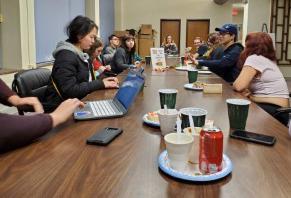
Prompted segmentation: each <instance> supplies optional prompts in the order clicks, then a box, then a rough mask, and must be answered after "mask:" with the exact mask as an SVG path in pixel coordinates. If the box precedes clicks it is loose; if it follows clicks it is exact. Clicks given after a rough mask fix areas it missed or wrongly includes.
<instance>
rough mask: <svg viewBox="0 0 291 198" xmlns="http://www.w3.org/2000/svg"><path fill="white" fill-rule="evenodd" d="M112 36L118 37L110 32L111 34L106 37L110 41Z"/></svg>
mask: <svg viewBox="0 0 291 198" xmlns="http://www.w3.org/2000/svg"><path fill="white" fill-rule="evenodd" d="M113 37H116V38H118V36H116V35H115V34H111V35H110V36H109V37H108V41H111V40H112V39H113Z"/></svg>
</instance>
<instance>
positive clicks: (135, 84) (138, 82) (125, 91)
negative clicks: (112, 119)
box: [115, 75, 144, 109]
mask: <svg viewBox="0 0 291 198" xmlns="http://www.w3.org/2000/svg"><path fill="white" fill-rule="evenodd" d="M143 84H144V79H143V78H142V77H140V76H138V75H128V76H127V77H126V79H125V80H124V81H123V83H122V85H121V87H120V88H119V90H118V92H117V93H116V95H115V99H117V100H118V101H119V102H120V103H121V104H122V105H123V106H124V108H126V109H128V108H129V107H130V105H131V104H132V103H133V101H134V99H135V97H136V96H137V94H138V93H139V91H140V89H141V87H142V85H143Z"/></svg>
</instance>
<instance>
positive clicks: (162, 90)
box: [159, 89, 178, 94]
mask: <svg viewBox="0 0 291 198" xmlns="http://www.w3.org/2000/svg"><path fill="white" fill-rule="evenodd" d="M159 93H167V94H171V93H178V90H177V89H159Z"/></svg>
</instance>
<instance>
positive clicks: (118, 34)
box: [113, 30, 128, 37]
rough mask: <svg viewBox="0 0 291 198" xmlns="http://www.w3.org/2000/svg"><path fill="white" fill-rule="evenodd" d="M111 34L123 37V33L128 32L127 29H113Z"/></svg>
mask: <svg viewBox="0 0 291 198" xmlns="http://www.w3.org/2000/svg"><path fill="white" fill-rule="evenodd" d="M113 34H115V35H116V36H117V37H123V36H124V35H126V34H128V31H120V30H118V31H114V32H113Z"/></svg>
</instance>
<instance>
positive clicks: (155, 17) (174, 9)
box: [115, 0, 232, 52]
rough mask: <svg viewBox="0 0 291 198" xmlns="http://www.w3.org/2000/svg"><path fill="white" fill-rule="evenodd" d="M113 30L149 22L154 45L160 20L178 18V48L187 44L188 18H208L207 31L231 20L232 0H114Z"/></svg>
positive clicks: (137, 27)
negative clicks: (216, 0) (220, 0)
mask: <svg viewBox="0 0 291 198" xmlns="http://www.w3.org/2000/svg"><path fill="white" fill-rule="evenodd" d="M115 3H116V11H115V20H116V30H124V29H129V28H134V29H137V30H138V29H139V26H140V24H152V25H153V28H154V29H155V30H156V31H158V33H157V38H156V40H155V44H156V46H159V43H160V40H159V39H160V38H159V37H160V19H181V41H180V43H181V46H180V47H181V51H182V52H183V49H184V48H185V43H186V20H187V19H210V32H213V31H214V29H215V27H217V26H221V25H222V24H224V23H231V22H232V16H231V8H232V3H231V1H229V2H227V3H225V4H224V5H222V6H221V5H217V4H215V3H214V2H213V1H212V0H180V1H178V0H147V1H141V0H116V1H115Z"/></svg>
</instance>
